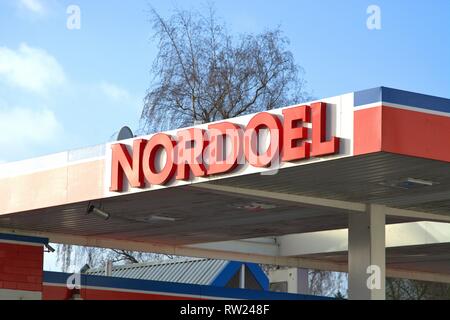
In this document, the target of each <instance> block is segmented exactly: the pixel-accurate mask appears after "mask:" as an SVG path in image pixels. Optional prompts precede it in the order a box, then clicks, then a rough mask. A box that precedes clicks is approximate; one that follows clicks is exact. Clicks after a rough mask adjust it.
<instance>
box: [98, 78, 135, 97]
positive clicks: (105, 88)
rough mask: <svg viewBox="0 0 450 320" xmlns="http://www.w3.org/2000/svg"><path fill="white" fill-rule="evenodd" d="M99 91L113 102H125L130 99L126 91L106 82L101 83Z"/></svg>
mask: <svg viewBox="0 0 450 320" xmlns="http://www.w3.org/2000/svg"><path fill="white" fill-rule="evenodd" d="M100 90H101V91H102V92H103V94H105V95H106V96H107V97H108V98H109V99H111V100H114V101H121V100H126V99H128V98H129V97H130V94H129V93H128V91H127V90H125V89H123V88H121V87H119V86H117V85H115V84H112V83H108V82H102V83H101V84H100Z"/></svg>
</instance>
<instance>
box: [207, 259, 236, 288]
mask: <svg viewBox="0 0 450 320" xmlns="http://www.w3.org/2000/svg"><path fill="white" fill-rule="evenodd" d="M241 265H242V263H241V262H237V261H230V262H228V264H227V265H226V267H225V268H223V270H222V271H221V272H220V273H219V274H218V275H217V277H216V278H215V279H214V280H213V281H212V282H211V286H217V287H225V285H226V284H227V283H228V281H230V280H231V278H233V276H234V275H235V274H236V272H238V271H239V268H240V267H241Z"/></svg>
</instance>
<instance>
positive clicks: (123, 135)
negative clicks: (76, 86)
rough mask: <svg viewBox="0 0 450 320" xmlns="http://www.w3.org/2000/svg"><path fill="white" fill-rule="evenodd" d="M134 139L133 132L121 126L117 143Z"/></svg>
mask: <svg viewBox="0 0 450 320" xmlns="http://www.w3.org/2000/svg"><path fill="white" fill-rule="evenodd" d="M131 138H134V135H133V131H131V129H130V128H129V127H128V126H123V127H122V129H120V131H119V134H118V135H117V141H119V140H125V139H131Z"/></svg>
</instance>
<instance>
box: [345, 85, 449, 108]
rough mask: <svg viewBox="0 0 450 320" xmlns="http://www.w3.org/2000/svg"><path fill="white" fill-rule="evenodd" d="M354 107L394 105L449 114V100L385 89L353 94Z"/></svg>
mask: <svg viewBox="0 0 450 320" xmlns="http://www.w3.org/2000/svg"><path fill="white" fill-rule="evenodd" d="M353 96H354V106H355V107H357V106H362V105H365V104H369V103H374V102H381V101H383V102H388V103H395V104H400V105H404V106H409V107H415V108H422V109H428V110H433V111H440V112H449V113H450V99H446V98H441V97H435V96H430V95H426V94H421V93H415V92H409V91H404V90H398V89H393V88H387V87H378V88H373V89H367V90H362V91H357V92H355V93H354V95H353Z"/></svg>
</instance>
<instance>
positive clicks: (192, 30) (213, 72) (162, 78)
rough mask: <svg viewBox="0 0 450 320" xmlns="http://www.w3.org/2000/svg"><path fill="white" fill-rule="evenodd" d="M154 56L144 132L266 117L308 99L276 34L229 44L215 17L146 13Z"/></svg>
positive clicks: (240, 38) (296, 69)
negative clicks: (149, 17)
mask: <svg viewBox="0 0 450 320" xmlns="http://www.w3.org/2000/svg"><path fill="white" fill-rule="evenodd" d="M151 14H152V22H153V29H154V30H155V34H154V37H155V40H156V41H157V43H158V49H159V50H158V54H157V56H156V59H155V61H154V64H153V67H152V73H153V75H154V79H153V85H152V86H151V88H150V89H149V91H148V93H147V95H146V97H145V100H144V109H143V111H142V120H143V128H144V131H146V132H151V131H159V130H165V129H174V128H178V127H183V126H188V125H192V123H193V122H194V121H199V122H211V121H216V120H220V119H226V118H231V117H236V116H240V115H244V114H247V113H252V112H256V111H262V110H269V109H274V108H278V107H282V106H286V105H289V104H293V103H298V102H302V101H303V100H305V98H306V94H305V92H304V81H303V79H302V77H301V76H300V75H301V74H302V69H301V68H300V67H299V66H297V65H296V64H295V62H294V58H293V55H292V53H291V52H290V51H289V50H287V46H288V44H289V41H288V39H287V38H286V37H284V36H283V35H282V32H281V31H280V29H279V28H276V29H274V30H269V31H265V32H263V33H260V34H257V35H250V34H247V35H239V36H238V37H232V36H231V35H229V34H228V32H227V29H226V26H225V25H224V24H223V23H220V21H219V19H218V18H217V17H216V15H215V12H214V9H212V8H209V11H208V14H207V15H206V16H205V15H202V14H200V13H198V12H192V11H180V10H178V11H176V12H175V13H174V14H173V15H172V16H171V17H170V18H168V19H164V18H162V17H161V16H160V15H159V14H158V13H157V12H156V11H155V10H152V11H151Z"/></svg>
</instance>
